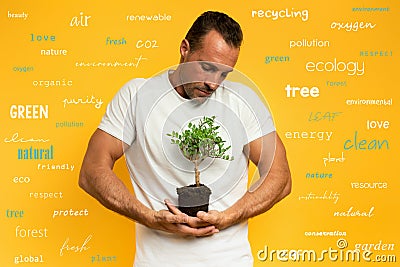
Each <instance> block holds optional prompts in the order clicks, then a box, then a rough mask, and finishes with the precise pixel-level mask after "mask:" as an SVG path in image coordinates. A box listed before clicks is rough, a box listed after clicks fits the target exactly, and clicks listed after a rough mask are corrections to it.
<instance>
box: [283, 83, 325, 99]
mask: <svg viewBox="0 0 400 267" xmlns="http://www.w3.org/2000/svg"><path fill="white" fill-rule="evenodd" d="M285 90H286V97H296V91H299V93H300V95H301V96H302V97H309V96H311V97H318V96H319V89H318V87H316V86H313V87H311V88H308V87H306V86H304V87H301V89H300V87H291V86H290V84H288V85H286V87H285Z"/></svg>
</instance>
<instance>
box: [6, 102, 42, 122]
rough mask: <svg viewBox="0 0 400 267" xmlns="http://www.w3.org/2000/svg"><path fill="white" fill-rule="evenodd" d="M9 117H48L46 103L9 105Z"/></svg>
mask: <svg viewBox="0 0 400 267" xmlns="http://www.w3.org/2000/svg"><path fill="white" fill-rule="evenodd" d="M10 118H11V119H48V118H49V106H48V105H11V107H10Z"/></svg>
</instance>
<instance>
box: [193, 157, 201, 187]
mask: <svg viewBox="0 0 400 267" xmlns="http://www.w3.org/2000/svg"><path fill="white" fill-rule="evenodd" d="M194 175H195V181H196V186H197V187H199V186H200V172H199V165H198V163H197V160H196V161H195V162H194Z"/></svg>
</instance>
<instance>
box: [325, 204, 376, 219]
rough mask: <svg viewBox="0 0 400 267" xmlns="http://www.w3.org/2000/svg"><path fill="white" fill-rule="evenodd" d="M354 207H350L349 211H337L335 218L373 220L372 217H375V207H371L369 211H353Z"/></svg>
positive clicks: (334, 214)
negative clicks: (365, 218) (366, 218)
mask: <svg viewBox="0 0 400 267" xmlns="http://www.w3.org/2000/svg"><path fill="white" fill-rule="evenodd" d="M353 209H354V208H353V207H350V208H349V210H348V211H343V212H340V211H335V212H334V213H333V216H335V217H368V218H371V217H372V216H374V213H373V212H374V209H375V207H371V208H370V210H369V211H359V210H356V211H353Z"/></svg>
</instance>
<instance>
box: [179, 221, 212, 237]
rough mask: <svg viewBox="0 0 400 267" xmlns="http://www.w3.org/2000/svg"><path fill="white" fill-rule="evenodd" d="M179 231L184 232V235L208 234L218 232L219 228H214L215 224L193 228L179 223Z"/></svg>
mask: <svg viewBox="0 0 400 267" xmlns="http://www.w3.org/2000/svg"><path fill="white" fill-rule="evenodd" d="M179 228H180V231H181V232H182V233H183V234H185V235H191V236H210V235H213V234H215V233H218V232H219V230H218V229H217V228H215V226H213V225H211V226H207V227H202V228H193V227H190V226H187V225H183V224H181V225H179Z"/></svg>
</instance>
